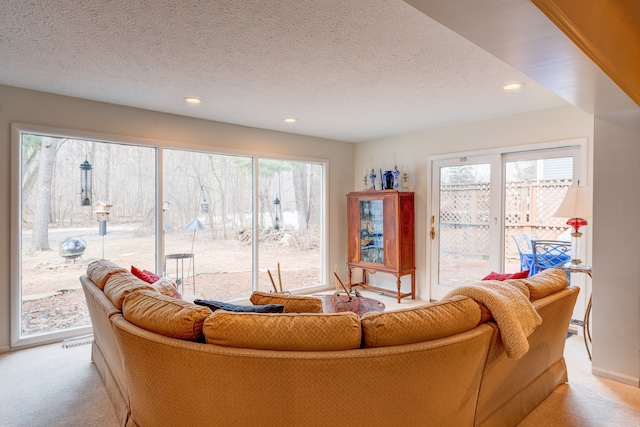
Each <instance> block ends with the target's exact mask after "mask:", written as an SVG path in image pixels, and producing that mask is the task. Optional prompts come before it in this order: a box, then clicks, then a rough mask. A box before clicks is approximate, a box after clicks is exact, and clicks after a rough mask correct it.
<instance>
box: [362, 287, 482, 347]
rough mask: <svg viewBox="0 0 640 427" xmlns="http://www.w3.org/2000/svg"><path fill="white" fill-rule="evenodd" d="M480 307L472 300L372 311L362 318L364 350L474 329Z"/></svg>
mask: <svg viewBox="0 0 640 427" xmlns="http://www.w3.org/2000/svg"><path fill="white" fill-rule="evenodd" d="M479 322H480V307H479V306H478V304H477V303H476V302H475V301H474V300H472V299H471V298H468V297H464V296H455V297H452V298H451V299H448V300H445V301H440V302H436V303H431V304H427V305H423V306H420V307H415V308H407V309H404V310H398V311H389V312H384V313H381V312H369V313H365V314H364V315H363V316H362V319H361V323H362V344H363V347H366V348H370V347H387V346H392V345H401V344H413V343H417V342H422V341H429V340H435V339H438V338H444V337H447V336H450V335H455V334H458V333H460V332H464V331H468V330H470V329H473V328H475V327H476V326H477V325H478V323H479Z"/></svg>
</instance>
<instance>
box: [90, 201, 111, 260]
mask: <svg viewBox="0 0 640 427" xmlns="http://www.w3.org/2000/svg"><path fill="white" fill-rule="evenodd" d="M93 206H94V209H93V213H94V214H95V215H96V219H97V220H98V233H99V234H100V235H101V236H102V259H104V236H106V235H107V219H109V211H110V210H111V207H112V206H113V205H112V204H109V203H105V202H96V203H95V204H94V205H93Z"/></svg>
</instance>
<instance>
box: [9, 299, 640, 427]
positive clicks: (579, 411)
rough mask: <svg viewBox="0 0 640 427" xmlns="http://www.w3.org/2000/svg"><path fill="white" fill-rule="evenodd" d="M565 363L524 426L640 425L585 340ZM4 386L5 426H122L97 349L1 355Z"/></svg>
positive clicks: (629, 391)
mask: <svg viewBox="0 0 640 427" xmlns="http://www.w3.org/2000/svg"><path fill="white" fill-rule="evenodd" d="M363 295H364V296H367V297H370V298H374V299H378V300H380V301H382V302H383V303H384V304H385V305H386V308H387V310H395V309H398V308H405V307H412V306H417V305H421V304H425V302H424V301H418V300H415V301H412V300H411V299H409V298H405V299H403V300H402V302H401V303H400V304H398V303H397V302H396V300H395V298H394V297H392V296H388V295H381V294H379V293H377V292H371V291H363ZM565 358H566V361H567V366H568V371H569V383H568V384H562V385H560V386H559V387H557V388H556V389H555V390H554V391H553V392H552V393H551V395H550V396H549V397H548V398H547V399H546V400H545V401H544V402H542V404H540V405H539V406H538V407H537V408H536V409H535V410H534V411H533V412H532V413H530V414H529V415H528V416H527V417H526V418H525V419H524V420H523V421H522V422H521V423H520V424H519V426H520V427H544V426H554V427H555V426H563V427H564V426H567V427H573V426H575V427H578V426H579V427H622V426H625V427H626V426H640V388H636V387H632V386H628V385H624V384H620V383H617V382H615V381H611V380H608V379H605V378H600V377H597V376H594V375H592V374H591V362H590V361H589V358H588V356H587V351H586V349H585V347H584V341H583V339H582V337H580V336H577V335H573V336H572V337H570V338H569V339H568V340H567V345H566V348H565ZM0 381H1V383H0V426H3V427H23V426H24V427H27V426H28V427H40V426H48V427H49V426H50V427H63V426H83V427H92V426H100V427H112V426H114V427H115V426H117V425H118V423H117V420H116V416H115V412H114V410H113V407H112V406H111V403H110V401H109V398H108V396H107V392H106V389H105V388H104V385H103V384H102V379H101V378H100V375H99V374H98V371H97V370H96V368H95V366H93V364H92V363H91V346H90V345H81V346H77V347H70V348H63V347H62V345H61V344H49V345H45V346H40V347H35V348H29V349H25V350H19V351H14V352H8V353H3V354H0ZM247 407H248V408H249V407H250V405H249V406H247ZM389 425H390V426H393V425H394V423H393V420H389Z"/></svg>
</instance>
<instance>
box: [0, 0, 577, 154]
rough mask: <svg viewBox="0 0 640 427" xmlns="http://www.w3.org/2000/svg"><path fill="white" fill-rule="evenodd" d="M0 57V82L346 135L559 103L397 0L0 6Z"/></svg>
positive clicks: (133, 0)
mask: <svg viewBox="0 0 640 427" xmlns="http://www.w3.org/2000/svg"><path fill="white" fill-rule="evenodd" d="M453 1H455V0H453ZM0 64H1V65H0V84H6V85H10V86H17V87H23V88H28V89H35V90H41V91H45V92H52V93H57V94H64V95H69V96H74V97H79V98H86V99H92V100H98V101H104V102H110V103H115V104H121V105H128V106H133V107H139V108H145V109H150V110H156V111H163V112H167V113H174V114H180V115H185V116H192V117H198V118H204V119H209V120H216V121H221V122H228V123H236V124H241V125H246V126H253V127H258V128H264V129H273V130H280V131H285V132H292V133H299V134H304V135H313V136H319V137H325V138H330V139H336V140H342V141H350V142H360V141H367V140H371V139H377V138H384V137H390V136H395V135H399V134H405V133H410V132H415V131H419V130H422V129H427V128H432V127H438V126H444V125H450V124H455V123H460V122H468V121H474V120H481V119H486V118H491V117H498V116H504V115H509V114H515V113H519V112H524V111H530V110H536V109H541V108H547V107H552V106H557V105H563V104H564V103H565V102H564V101H563V100H562V99H561V98H559V97H558V96H556V95H555V94H552V93H551V92H549V91H547V90H546V89H544V88H543V87H542V86H540V85H538V84H537V83H535V82H534V81H532V80H531V79H529V78H527V77H526V76H524V75H523V74H522V73H520V72H518V71H516V70H514V69H513V68H511V67H509V66H507V65H506V64H504V63H502V62H500V61H499V60H497V59H496V58H494V57H492V56H490V55H489V54H487V53H486V52H485V51H483V50H482V49H480V48H479V47H477V46H475V45H474V44H472V43H470V42H469V41H467V40H466V39H464V38H462V37H460V36H458V35H457V34H455V33H453V32H451V31H449V30H448V29H447V28H445V27H443V26H442V25H440V24H438V23H437V22H435V21H434V20H432V19H430V18H429V17H427V16H426V15H424V14H423V13H422V12H419V11H417V10H416V9H414V8H412V7H411V6H409V5H407V4H406V3H404V2H402V1H400V0H385V1H383V0H377V1H372V0H335V1H334V0H322V1H308V0H283V1H264V0H262V1H261V0H244V1H238V0H210V1H198V0H182V1H178V2H176V1H175V0H111V1H104V0H82V1H65V0H58V1H53V0H48V1H47V0H43V1H35V2H31V1H25V0H2V1H1V2H0ZM510 81H523V82H525V83H526V86H525V87H524V89H522V90H521V91H519V92H517V93H505V92H504V91H502V90H501V87H502V86H503V85H504V84H505V83H508V82H510ZM186 96H194V97H199V98H202V99H203V103H202V104H200V105H198V106H190V105H188V104H186V103H185V102H184V101H183V98H184V97H186ZM289 116H293V117H296V118H297V119H298V122H296V123H294V124H286V123H284V122H283V121H282V119H283V118H284V117H289Z"/></svg>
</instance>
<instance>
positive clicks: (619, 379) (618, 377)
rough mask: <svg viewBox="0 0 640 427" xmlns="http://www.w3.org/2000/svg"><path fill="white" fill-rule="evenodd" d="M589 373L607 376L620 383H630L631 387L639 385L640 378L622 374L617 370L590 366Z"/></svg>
mask: <svg viewBox="0 0 640 427" xmlns="http://www.w3.org/2000/svg"><path fill="white" fill-rule="evenodd" d="M591 373H592V374H593V375H597V376H599V377H603V378H607V379H610V380H613V381H616V382H619V383H622V384H626V385H630V386H633V387H640V378H637V377H636V378H634V377H630V376H628V375H622V374H619V373H618V372H612V371H608V370H606V369H599V368H595V367H594V368H591Z"/></svg>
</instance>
